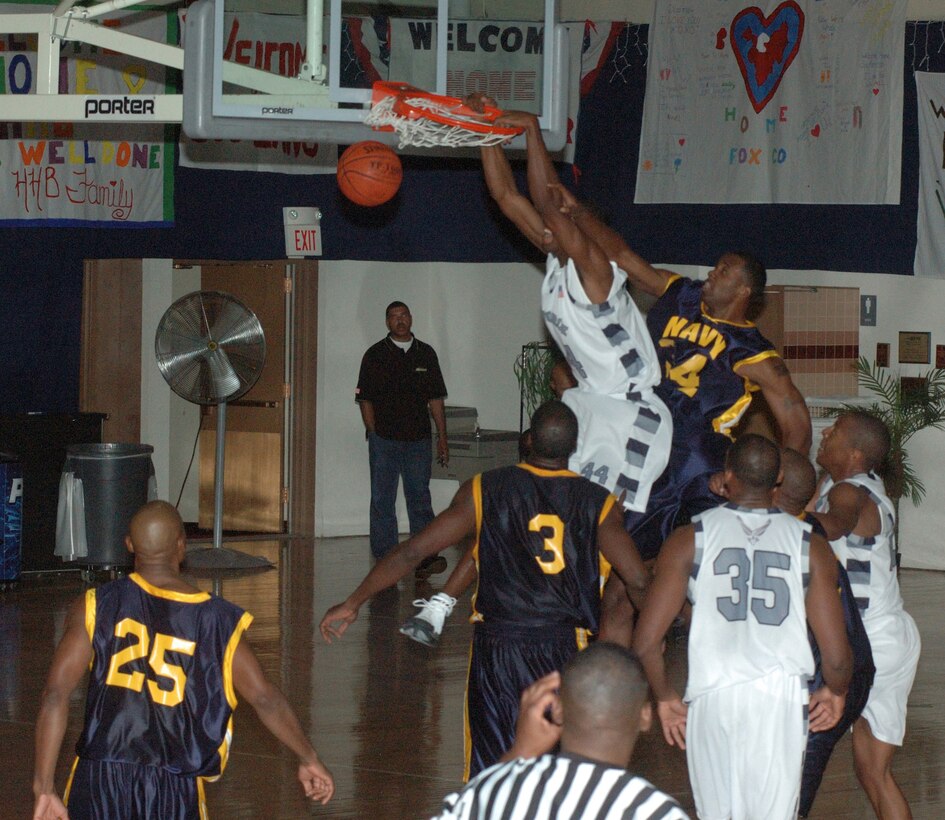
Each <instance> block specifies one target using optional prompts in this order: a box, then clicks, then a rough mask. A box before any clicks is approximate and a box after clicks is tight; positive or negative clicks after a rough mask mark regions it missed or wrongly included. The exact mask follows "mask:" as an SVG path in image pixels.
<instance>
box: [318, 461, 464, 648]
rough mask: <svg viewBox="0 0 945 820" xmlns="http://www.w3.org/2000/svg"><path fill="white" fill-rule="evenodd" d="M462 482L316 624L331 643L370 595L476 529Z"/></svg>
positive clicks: (353, 618) (341, 632)
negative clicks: (431, 516)
mask: <svg viewBox="0 0 945 820" xmlns="http://www.w3.org/2000/svg"><path fill="white" fill-rule="evenodd" d="M474 480H475V479H470V480H469V481H466V482H464V483H463V484H462V485H461V486H460V488H459V490H457V492H456V495H455V496H453V500H452V502H450V505H449V507H447V508H446V509H445V510H443V512H441V513H440V514H439V515H438V516H436V518H434V519H433V520H432V521H431V522H430V523H429V524H428V525H427V526H426V527H424V528H423V529H422V530H421V531H420V532H418V533H417V534H416V535H413V536H411V537H410V538H408V539H407V540H406V541H402V542H401V543H400V544H398V545H397V546H396V547H394V549H392V550H391V551H390V552H389V553H387V555H385V556H384V557H383V558H382V559H381V560H380V561H378V562H377V563H376V564H375V565H374V567H373V568H372V569H371V571H370V572H369V573H368V574H367V575H366V576H365V578H364V580H363V581H362V582H361V583H360V584H359V585H358V587H357V589H355V590H354V592H352V593H351V595H349V596H348V597H347V598H346V599H345V600H344V601H343V602H342V603H340V604H335V606H333V607H331V609H329V610H328V611H327V612H326V613H325V615H324V617H323V618H322V621H321V624H319V630H320V631H321V633H322V637H323V638H324V639H325V640H326V641H327V642H328V643H331V639H332V638H340V637H341V636H342V635H344V633H345V631H346V630H347V629H348V627H349V626H350V625H351V624H352V623H354V621H355V620H356V619H357V617H358V610H359V609H360V608H361V605H362V604H363V603H364V602H365V601H367V600H368V599H369V598H372V597H374V596H375V595H377V593H378V592H380V591H381V590H384V589H387V587H390V586H393V585H394V584H396V583H397V582H398V581H399V580H400V579H401V578H403V577H404V576H405V575H407V573H409V572H413V570H414V569H416V567H417V565H418V564H419V563H420V562H421V561H422V560H423V559H424V558H426V557H427V556H430V555H436V554H437V553H438V552H441V551H442V550H444V549H446V548H447V547H449V546H451V545H452V544H458V543H459V542H460V541H461V540H462V539H463V538H464V537H465V536H467V535H469V534H470V533H471V532H474V531H475V528H476V508H475V505H474V503H473V494H472V482H473V481H474Z"/></svg>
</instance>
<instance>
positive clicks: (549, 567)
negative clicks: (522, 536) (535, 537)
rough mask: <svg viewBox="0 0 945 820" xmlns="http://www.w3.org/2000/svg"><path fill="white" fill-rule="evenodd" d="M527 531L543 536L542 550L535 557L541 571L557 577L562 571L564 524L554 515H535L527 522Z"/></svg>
mask: <svg viewBox="0 0 945 820" xmlns="http://www.w3.org/2000/svg"><path fill="white" fill-rule="evenodd" d="M528 529H529V531H530V532H537V533H539V534H540V535H542V536H543V540H542V546H543V547H544V549H543V550H542V552H541V553H540V554H539V555H536V556H535V560H536V561H537V562H538V566H539V567H541V571H542V572H543V573H545V575H557V574H558V573H559V572H561V570H563V569H564V522H563V521H562V520H561V519H560V518H558V516H556V515H547V514H542V515H536V516H535V517H534V518H533V519H532V520H531V521H529V522H528ZM549 530H550V531H551V532H550V534H549Z"/></svg>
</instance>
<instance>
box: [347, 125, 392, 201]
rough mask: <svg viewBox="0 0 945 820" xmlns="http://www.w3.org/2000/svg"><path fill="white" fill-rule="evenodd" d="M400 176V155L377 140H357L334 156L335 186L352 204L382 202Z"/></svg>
mask: <svg viewBox="0 0 945 820" xmlns="http://www.w3.org/2000/svg"><path fill="white" fill-rule="evenodd" d="M402 178H403V169H402V168H401V167H400V157H398V156H397V154H395V153H394V152H393V151H392V150H391V149H390V148H388V147H387V146H386V145H384V144H383V143H380V142H376V141H374V140H368V141H367V142H357V143H355V144H354V145H352V146H350V147H349V148H347V149H346V150H345V152H344V153H343V154H342V155H341V156H340V157H339V158H338V187H339V188H341V193H343V194H344V195H345V196H346V197H347V198H348V199H350V200H351V201H352V202H354V203H355V204H356V205H367V206H369V207H373V206H375V205H383V204H384V203H385V202H387V201H388V200H390V199H391V198H392V197H393V196H394V194H396V193H397V189H398V188H400V180H401V179H402Z"/></svg>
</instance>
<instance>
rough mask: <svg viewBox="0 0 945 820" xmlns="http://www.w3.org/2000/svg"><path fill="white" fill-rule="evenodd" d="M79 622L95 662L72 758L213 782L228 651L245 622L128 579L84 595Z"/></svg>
mask: <svg viewBox="0 0 945 820" xmlns="http://www.w3.org/2000/svg"><path fill="white" fill-rule="evenodd" d="M85 620H86V629H87V630H88V633H89V638H90V639H91V641H92V650H93V652H94V658H93V660H92V666H91V674H90V678H89V687H88V695H87V698H86V709H85V727H84V728H83V730H82V735H81V736H80V738H79V742H78V744H77V746H76V752H77V753H78V755H79V758H80V759H89V760H99V761H109V762H114V763H121V762H124V763H132V764H137V765H143V766H153V767H157V768H160V769H164V770H167V771H169V772H172V773H174V774H179V775H183V776H201V777H204V778H208V779H209V778H214V777H216V776H219V774H220V773H221V772H222V771H223V767H224V766H225V765H226V759H227V754H228V752H229V745H230V737H231V734H232V714H233V709H234V708H235V707H236V694H235V692H234V690H233V680H232V662H233V653H234V652H235V651H236V647H237V644H238V643H239V640H240V637H241V636H242V634H243V632H244V630H245V629H246V628H247V627H248V626H249V625H250V623H251V622H252V615H250V614H249V613H248V612H244V611H243V610H242V609H240V608H239V607H237V606H235V605H234V604H231V603H229V602H228V601H225V600H223V599H222V598H218V597H216V596H211V595H210V594H208V593H206V592H199V593H191V594H186V593H180V592H172V591H170V590H165V589H160V588H158V587H155V586H152V585H151V584H149V583H148V582H147V581H146V580H145V579H144V578H142V577H141V576H140V575H138V574H137V573H133V574H131V575H129V576H128V577H126V578H121V579H119V580H117V581H113V582H111V583H109V584H105V585H104V586H102V587H100V588H99V589H98V590H94V589H90V590H89V591H88V592H87V593H86V607H85Z"/></svg>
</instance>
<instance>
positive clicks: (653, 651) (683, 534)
mask: <svg viewBox="0 0 945 820" xmlns="http://www.w3.org/2000/svg"><path fill="white" fill-rule="evenodd" d="M694 555H695V533H694V530H693V528H692V526H691V525H690V526H686V527H680V528H679V529H677V530H675V531H674V532H673V533H672V535H670V536H669V538H667V539H666V542H665V543H664V544H663V546H662V548H661V549H660V554H659V558H657V560H656V574H655V577H654V579H653V582H652V584H651V585H650V589H649V591H648V593H647V596H646V602H645V603H644V605H643V610H642V612H641V613H640V617H639V619H638V620H637V625H636V629H635V630H634V633H633V649H634V651H635V652H636V653H637V656H638V657H639V658H640V663H642V664H643V669H644V671H645V672H646V677H647V680H648V681H649V682H650V688H651V689H652V690H653V695H654V697H655V698H656V707H657V712H658V713H659V716H660V722H661V723H662V726H663V736H664V737H665V738H666V742H667V743H669V744H670V746H673V745H678V746H679V747H680V748H681V749H685V748H686V719H687V714H688V710H687V709H686V706H685V704H684V703H683V702H682V698H680V696H679V694H678V693H677V692H676V690H675V689H673V687H672V685H671V684H670V682H669V679H668V678H667V676H666V664H665V662H664V660H663V639H664V637H665V636H666V632H667V631H668V630H669V627H670V626H671V625H672V623H673V619H674V618H675V617H676V616H677V615H678V614H679V611H680V610H681V609H682V607H683V604H684V603H685V601H686V587H687V584H688V582H689V573H690V572H691V571H692V562H693V557H694Z"/></svg>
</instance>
